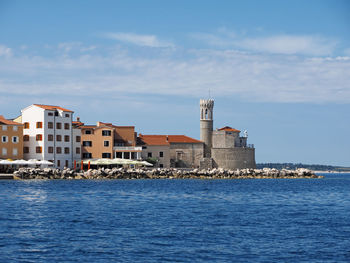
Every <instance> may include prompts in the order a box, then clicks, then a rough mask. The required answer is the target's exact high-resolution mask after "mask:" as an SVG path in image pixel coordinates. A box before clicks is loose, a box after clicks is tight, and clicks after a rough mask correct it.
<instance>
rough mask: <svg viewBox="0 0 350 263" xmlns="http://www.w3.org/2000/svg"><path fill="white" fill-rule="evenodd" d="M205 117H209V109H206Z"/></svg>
mask: <svg viewBox="0 0 350 263" xmlns="http://www.w3.org/2000/svg"><path fill="white" fill-rule="evenodd" d="M205 119H206V120H207V119H208V109H205Z"/></svg>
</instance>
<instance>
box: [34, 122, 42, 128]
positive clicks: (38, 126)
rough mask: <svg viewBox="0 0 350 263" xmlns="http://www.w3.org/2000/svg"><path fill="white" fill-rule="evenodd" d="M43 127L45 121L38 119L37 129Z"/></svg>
mask: <svg viewBox="0 0 350 263" xmlns="http://www.w3.org/2000/svg"><path fill="white" fill-rule="evenodd" d="M42 127H43V123H42V122H41V121H38V122H37V123H36V128H37V129H41V128H42Z"/></svg>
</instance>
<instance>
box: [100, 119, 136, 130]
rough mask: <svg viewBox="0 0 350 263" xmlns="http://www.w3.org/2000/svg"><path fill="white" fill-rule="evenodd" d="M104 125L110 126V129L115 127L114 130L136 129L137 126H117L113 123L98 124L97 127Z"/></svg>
mask: <svg viewBox="0 0 350 263" xmlns="http://www.w3.org/2000/svg"><path fill="white" fill-rule="evenodd" d="M102 125H105V126H110V127H113V128H135V126H117V125H113V124H112V123H109V122H101V121H100V122H98V124H97V126H102Z"/></svg>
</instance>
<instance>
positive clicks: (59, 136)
mask: <svg viewBox="0 0 350 263" xmlns="http://www.w3.org/2000/svg"><path fill="white" fill-rule="evenodd" d="M56 141H58V142H60V141H62V135H59V134H57V135H56Z"/></svg>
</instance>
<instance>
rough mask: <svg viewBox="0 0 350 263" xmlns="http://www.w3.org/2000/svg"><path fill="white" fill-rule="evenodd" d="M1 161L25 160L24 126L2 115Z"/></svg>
mask: <svg viewBox="0 0 350 263" xmlns="http://www.w3.org/2000/svg"><path fill="white" fill-rule="evenodd" d="M0 159H14V160H15V159H23V125H22V124H21V123H17V122H14V121H11V120H7V119H5V118H4V116H2V115H0Z"/></svg>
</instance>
